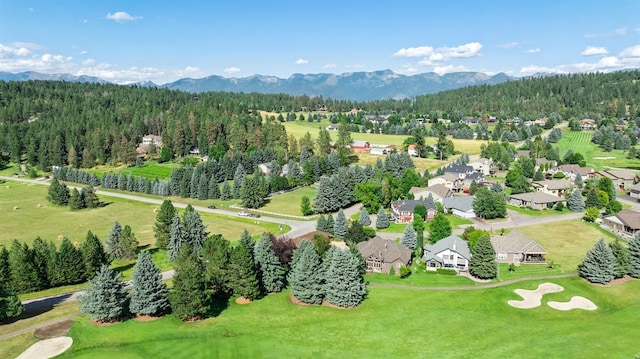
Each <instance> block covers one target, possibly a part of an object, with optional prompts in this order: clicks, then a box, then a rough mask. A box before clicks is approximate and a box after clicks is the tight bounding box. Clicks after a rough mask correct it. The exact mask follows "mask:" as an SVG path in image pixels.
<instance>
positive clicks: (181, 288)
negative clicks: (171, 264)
mask: <svg viewBox="0 0 640 359" xmlns="http://www.w3.org/2000/svg"><path fill="white" fill-rule="evenodd" d="M177 263H178V265H177V267H176V274H175V276H174V277H173V288H172V290H171V294H169V301H170V303H171V310H172V311H173V314H174V315H175V316H176V317H178V318H180V319H181V320H183V321H186V320H194V319H195V320H197V319H202V318H203V317H204V316H205V314H206V313H207V312H208V311H209V292H208V290H207V281H206V279H205V277H204V275H203V274H204V273H203V270H202V263H201V262H200V260H199V259H198V257H197V256H196V255H195V254H194V253H193V252H192V251H191V248H190V247H189V244H188V243H184V244H182V246H181V248H180V251H179V254H178V258H177Z"/></svg>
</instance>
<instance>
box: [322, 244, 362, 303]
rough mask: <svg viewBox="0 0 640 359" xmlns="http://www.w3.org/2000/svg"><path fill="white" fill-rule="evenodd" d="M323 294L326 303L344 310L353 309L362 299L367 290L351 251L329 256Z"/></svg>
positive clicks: (337, 252) (340, 251) (338, 252)
mask: <svg viewBox="0 0 640 359" xmlns="http://www.w3.org/2000/svg"><path fill="white" fill-rule="evenodd" d="M324 293H325V299H326V300H327V302H329V303H331V304H333V305H337V306H339V307H344V308H350V307H355V306H356V305H358V304H360V302H362V300H363V299H364V297H365V295H366V294H367V289H366V286H365V284H364V280H363V279H362V275H361V274H360V270H359V268H358V261H357V259H356V258H354V257H353V255H352V254H351V251H349V250H337V251H335V252H334V253H333V255H332V256H331V263H330V264H329V269H328V271H327V273H326V275H325V284H324Z"/></svg>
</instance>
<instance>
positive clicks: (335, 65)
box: [322, 64, 338, 69]
mask: <svg viewBox="0 0 640 359" xmlns="http://www.w3.org/2000/svg"><path fill="white" fill-rule="evenodd" d="M336 67H338V64H326V65H324V66H322V68H323V69H335V68H336Z"/></svg>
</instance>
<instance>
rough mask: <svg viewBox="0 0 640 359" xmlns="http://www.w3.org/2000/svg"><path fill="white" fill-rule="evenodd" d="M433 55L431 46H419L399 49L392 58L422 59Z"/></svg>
mask: <svg viewBox="0 0 640 359" xmlns="http://www.w3.org/2000/svg"><path fill="white" fill-rule="evenodd" d="M432 53H433V47H431V46H420V47H409V48H406V49H400V50H398V51H396V53H395V54H393V56H401V57H423V56H429V55H431V54H432Z"/></svg>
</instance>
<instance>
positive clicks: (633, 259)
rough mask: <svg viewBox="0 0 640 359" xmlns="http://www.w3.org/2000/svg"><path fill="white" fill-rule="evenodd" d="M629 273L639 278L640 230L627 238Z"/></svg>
mask: <svg viewBox="0 0 640 359" xmlns="http://www.w3.org/2000/svg"><path fill="white" fill-rule="evenodd" d="M628 243H629V275H630V276H632V277H634V278H640V232H637V233H636V235H635V236H633V237H632V238H631V239H629V242H628Z"/></svg>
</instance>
